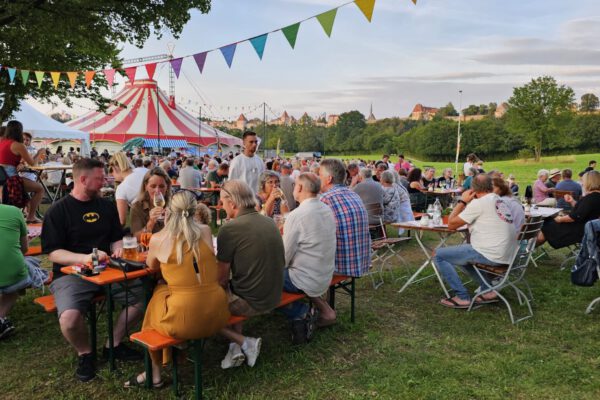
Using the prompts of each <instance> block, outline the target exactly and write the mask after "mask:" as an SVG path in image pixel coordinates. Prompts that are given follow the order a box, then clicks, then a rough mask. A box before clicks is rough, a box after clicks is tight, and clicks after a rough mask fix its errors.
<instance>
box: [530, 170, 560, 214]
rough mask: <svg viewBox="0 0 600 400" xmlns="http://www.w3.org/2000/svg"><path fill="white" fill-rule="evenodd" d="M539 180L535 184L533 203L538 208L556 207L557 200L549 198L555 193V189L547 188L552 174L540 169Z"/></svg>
mask: <svg viewBox="0 0 600 400" xmlns="http://www.w3.org/2000/svg"><path fill="white" fill-rule="evenodd" d="M537 176H538V179H537V181H535V183H534V184H533V201H534V202H535V204H537V205H538V206H549V207H554V206H556V199H554V198H552V197H550V196H549V194H550V193H552V192H553V191H554V188H548V187H546V181H547V180H548V176H550V172H549V171H548V170H547V169H540V170H539V171H538V174H537Z"/></svg>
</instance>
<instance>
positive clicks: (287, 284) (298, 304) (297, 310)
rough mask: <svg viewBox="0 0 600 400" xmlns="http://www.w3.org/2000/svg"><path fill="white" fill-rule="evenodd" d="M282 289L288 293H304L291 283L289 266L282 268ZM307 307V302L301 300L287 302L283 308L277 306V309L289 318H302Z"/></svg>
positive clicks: (307, 309)
mask: <svg viewBox="0 0 600 400" xmlns="http://www.w3.org/2000/svg"><path fill="white" fill-rule="evenodd" d="M283 291H284V292H288V293H304V292H303V291H302V290H300V289H298V288H297V287H296V286H294V284H293V283H292V279H291V278H290V270H289V268H285V269H284V275H283ZM309 309H310V307H309V306H308V304H306V303H305V302H303V301H301V300H300V301H295V302H293V303H291V304H288V305H287V306H285V307H283V308H278V310H279V311H281V313H282V314H283V315H285V316H286V317H287V318H288V319H289V320H294V319H303V318H304V316H305V315H306V313H307V312H308V311H309Z"/></svg>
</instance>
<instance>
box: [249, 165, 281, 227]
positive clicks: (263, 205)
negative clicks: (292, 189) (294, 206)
mask: <svg viewBox="0 0 600 400" xmlns="http://www.w3.org/2000/svg"><path fill="white" fill-rule="evenodd" d="M279 183H280V181H279V175H278V174H276V173H275V172H273V171H268V170H267V171H265V172H263V173H262V174H261V175H260V182H259V189H258V194H257V195H256V197H257V199H258V206H259V207H260V210H261V211H264V214H265V215H266V216H267V217H271V218H272V217H273V216H274V215H276V214H285V213H287V212H288V211H289V209H288V206H287V202H286V199H285V197H284V195H283V191H282V190H281V188H280V187H279Z"/></svg>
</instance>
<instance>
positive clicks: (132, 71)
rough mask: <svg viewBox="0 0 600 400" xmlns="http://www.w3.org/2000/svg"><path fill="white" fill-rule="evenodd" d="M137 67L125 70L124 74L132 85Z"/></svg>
mask: <svg viewBox="0 0 600 400" xmlns="http://www.w3.org/2000/svg"><path fill="white" fill-rule="evenodd" d="M136 70H137V67H129V68H125V73H126V74H127V78H129V82H131V83H133V82H134V81H135V71H136Z"/></svg>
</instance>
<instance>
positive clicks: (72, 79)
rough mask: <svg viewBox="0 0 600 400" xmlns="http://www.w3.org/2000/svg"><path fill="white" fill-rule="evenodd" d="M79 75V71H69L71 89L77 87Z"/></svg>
mask: <svg viewBox="0 0 600 400" xmlns="http://www.w3.org/2000/svg"><path fill="white" fill-rule="evenodd" d="M77 75H79V72H67V76H68V77H69V82H71V89H73V88H75V82H76V81H77Z"/></svg>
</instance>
